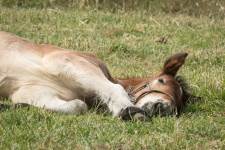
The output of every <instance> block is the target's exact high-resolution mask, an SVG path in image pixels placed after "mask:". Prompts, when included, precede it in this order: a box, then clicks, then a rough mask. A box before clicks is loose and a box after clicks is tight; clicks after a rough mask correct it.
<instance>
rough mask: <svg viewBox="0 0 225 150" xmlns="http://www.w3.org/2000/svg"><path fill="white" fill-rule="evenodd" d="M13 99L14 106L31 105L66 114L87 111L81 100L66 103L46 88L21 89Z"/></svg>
mask: <svg viewBox="0 0 225 150" xmlns="http://www.w3.org/2000/svg"><path fill="white" fill-rule="evenodd" d="M41 89H42V90H41ZM11 99H12V101H13V103H14V104H19V103H23V104H29V105H33V106H36V107H39V108H44V109H47V110H50V111H54V112H61V113H66V114H81V113H84V112H86V111H87V105H86V103H85V102H83V101H81V100H79V99H75V100H70V101H64V100H62V99H60V98H58V97H57V96H55V95H54V93H52V92H51V90H48V89H46V88H44V87H29V88H20V89H19V90H18V91H17V92H16V93H14V94H13V95H12V97H11Z"/></svg>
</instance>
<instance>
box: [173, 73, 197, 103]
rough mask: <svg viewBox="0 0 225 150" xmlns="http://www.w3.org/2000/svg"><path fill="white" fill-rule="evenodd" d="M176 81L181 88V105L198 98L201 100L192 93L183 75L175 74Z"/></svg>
mask: <svg viewBox="0 0 225 150" xmlns="http://www.w3.org/2000/svg"><path fill="white" fill-rule="evenodd" d="M175 79H176V81H177V82H178V83H179V84H180V86H181V88H182V90H183V107H184V106H185V105H186V104H187V103H194V102H196V101H198V100H201V97H198V96H195V95H192V91H191V88H190V86H189V85H188V83H187V82H186V80H185V78H184V77H183V76H179V75H178V76H176V77H175Z"/></svg>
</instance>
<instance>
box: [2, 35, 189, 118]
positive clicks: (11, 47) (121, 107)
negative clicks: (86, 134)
mask: <svg viewBox="0 0 225 150" xmlns="http://www.w3.org/2000/svg"><path fill="white" fill-rule="evenodd" d="M186 56H187V54H186V53H179V54H176V55H174V56H172V57H171V58H169V59H168V60H167V61H166V62H165V65H164V68H163V70H162V72H161V73H160V74H159V75H158V76H156V77H155V78H142V79H127V80H119V79H114V78H112V76H111V75H110V73H109V71H108V69H107V67H106V66H105V64H104V63H103V62H101V61H100V60H98V59H97V58H96V57H95V56H93V55H91V54H87V53H81V52H75V51H71V50H66V49H62V48H59V47H55V46H52V45H38V44H34V43H31V42H29V41H27V40H25V39H22V38H20V37H17V36H15V35H12V34H10V33H6V32H0V96H1V97H6V98H9V99H11V100H12V102H13V103H14V104H20V103H23V104H29V105H33V106H36V107H41V108H44V109H47V110H51V111H55V112H63V113H69V114H81V113H84V112H86V111H87V109H88V106H91V105H92V104H93V103H95V100H96V97H97V99H100V101H101V103H103V104H105V105H106V106H107V108H108V110H109V111H110V112H112V114H113V116H118V117H121V118H122V119H125V120H129V119H133V118H134V119H140V120H143V119H145V118H146V116H147V115H148V114H151V115H152V114H156V113H158V112H159V111H161V112H163V113H166V114H167V113H171V112H172V111H173V110H174V108H178V109H179V108H180V107H181V106H183V104H184V101H185V98H186V97H185V96H184V95H185V91H184V90H183V88H182V86H181V85H180V84H179V83H178V81H177V80H176V79H175V75H176V73H177V71H178V69H179V68H180V67H181V66H182V65H183V63H184V61H185V58H186ZM131 97H132V99H131ZM132 100H134V101H133V102H132ZM0 106H1V105H0ZM146 112H147V113H146Z"/></svg>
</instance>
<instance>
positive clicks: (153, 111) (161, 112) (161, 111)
mask: <svg viewBox="0 0 225 150" xmlns="http://www.w3.org/2000/svg"><path fill="white" fill-rule="evenodd" d="M141 108H142V109H143V110H144V111H146V112H147V113H148V115H149V116H160V117H163V116H177V108H176V107H174V105H172V104H171V103H168V102H165V100H161V99H158V100H157V101H155V102H151V101H150V102H147V103H145V104H144V105H143V106H142V107H141Z"/></svg>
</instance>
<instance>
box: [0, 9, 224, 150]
mask: <svg viewBox="0 0 225 150" xmlns="http://www.w3.org/2000/svg"><path fill="white" fill-rule="evenodd" d="M0 30H3V31H9V32H12V33H15V34H17V35H19V36H22V37H24V38H28V39H30V40H32V41H34V42H36V43H51V44H54V45H58V46H60V47H64V48H69V49H74V50H79V51H86V52H91V53H94V54H96V55H97V56H98V57H99V58H101V59H102V60H103V61H104V62H106V64H107V65H108V67H109V69H110V71H111V73H112V74H113V76H116V77H127V76H138V77H139V76H146V75H149V74H155V73H156V72H157V71H159V70H160V68H161V67H162V64H163V62H164V60H165V58H166V57H168V56H170V55H171V54H173V53H176V52H180V51H187V52H188V53H189V56H188V59H187V61H186V64H185V65H184V66H183V68H182V69H181V70H180V72H179V74H180V75H182V76H184V77H185V78H186V80H187V82H188V83H189V84H190V86H191V87H192V90H193V93H195V94H196V95H198V96H201V97H202V98H203V100H202V101H200V102H198V103H195V104H190V105H188V107H187V108H186V109H185V111H184V113H183V114H182V115H181V116H180V117H179V118H176V117H164V118H160V117H156V118H153V119H152V120H151V121H149V122H123V121H121V120H119V119H117V118H112V117H111V116H110V115H109V114H97V113H96V112H95V111H94V110H90V111H89V112H88V113H87V114H85V115H81V116H73V115H62V114H57V113H50V112H47V111H44V110H42V109H37V108H32V107H31V108H29V109H28V108H20V109H16V110H11V109H9V110H6V111H3V112H0V149H2V150H5V149H22V150H24V149H137V148H138V149H203V150H204V149H225V20H215V19H212V18H211V19H209V18H207V17H205V18H204V17H202V18H194V17H190V16H185V15H172V14H171V15H165V14H164V15H160V14H158V15H154V16H151V15H149V14H145V13H141V12H138V11H133V12H132V11H131V12H126V13H124V12H117V13H110V12H107V11H96V10H89V11H82V10H79V11H78V10H66V9H64V10H60V9H43V10H41V9H35V8H32V9H22V8H3V7H2V8H0ZM162 37H165V38H166V39H167V42H165V43H159V42H156V40H157V39H159V38H162ZM5 103H10V102H9V101H5Z"/></svg>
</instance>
